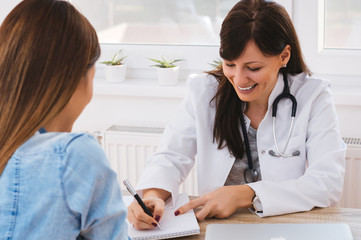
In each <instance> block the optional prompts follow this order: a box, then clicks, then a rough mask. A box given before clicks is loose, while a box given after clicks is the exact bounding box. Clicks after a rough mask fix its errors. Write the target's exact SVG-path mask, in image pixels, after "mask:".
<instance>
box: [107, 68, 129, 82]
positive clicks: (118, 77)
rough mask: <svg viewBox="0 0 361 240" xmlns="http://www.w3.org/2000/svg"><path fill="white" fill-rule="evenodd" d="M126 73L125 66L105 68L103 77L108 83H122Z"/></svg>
mask: <svg viewBox="0 0 361 240" xmlns="http://www.w3.org/2000/svg"><path fill="white" fill-rule="evenodd" d="M126 71H127V66H126V65H125V64H122V65H106V66H105V75H106V77H107V81H108V82H123V81H124V80H125V75H126Z"/></svg>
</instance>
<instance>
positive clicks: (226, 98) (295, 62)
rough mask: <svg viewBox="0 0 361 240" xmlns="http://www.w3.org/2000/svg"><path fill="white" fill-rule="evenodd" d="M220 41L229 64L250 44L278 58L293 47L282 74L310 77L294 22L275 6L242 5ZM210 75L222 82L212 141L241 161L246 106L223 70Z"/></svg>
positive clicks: (251, 1) (259, 1) (261, 0)
mask: <svg viewBox="0 0 361 240" xmlns="http://www.w3.org/2000/svg"><path fill="white" fill-rule="evenodd" d="M220 38H221V44H220V49H219V52H220V56H221V57H222V58H223V59H226V60H229V61H233V60H235V59H237V58H238V57H239V56H240V55H241V54H242V53H243V51H244V50H245V47H246V45H247V44H248V43H249V42H254V43H255V44H256V46H257V47H258V48H259V49H260V51H261V52H262V53H263V54H264V55H265V56H276V55H279V54H281V53H282V51H283V50H284V48H285V47H286V45H290V47H291V57H290V59H289V61H288V64H287V67H285V68H281V69H280V72H282V73H288V74H291V75H295V74H298V73H301V72H307V73H308V74H311V73H310V71H309V69H308V67H307V66H306V64H305V62H304V60H303V57H302V52H301V49H300V44H299V41H298V38H297V34H296V31H295V29H294V27H293V24H292V21H291V19H290V17H289V16H288V14H287V11H286V10H285V9H284V8H283V7H282V6H281V5H279V4H277V3H275V2H272V1H265V0H243V1H239V2H238V3H237V4H236V5H235V6H234V7H233V8H232V9H231V11H230V12H229V13H228V15H227V16H226V18H225V19H224V21H223V23H222V28H221V32H220ZM208 73H209V74H211V75H213V76H214V77H215V78H216V79H217V80H218V82H219V86H218V89H217V92H216V94H215V96H214V97H213V98H212V100H211V101H215V103H216V115H215V123H214V129H213V141H215V140H216V141H217V143H218V148H219V149H221V148H224V147H225V146H227V147H228V149H229V151H230V152H231V153H232V154H233V155H234V156H235V157H236V158H239V159H241V158H242V157H243V155H244V147H242V146H243V145H244V144H243V140H242V137H241V133H240V117H242V116H243V115H242V114H243V109H244V107H243V105H244V102H243V101H242V100H240V99H239V97H238V95H237V93H236V92H235V90H234V88H233V86H232V84H231V83H230V82H229V81H228V79H227V78H226V77H225V75H224V74H223V70H222V67H221V66H220V67H219V68H218V69H216V70H214V71H211V72H208Z"/></svg>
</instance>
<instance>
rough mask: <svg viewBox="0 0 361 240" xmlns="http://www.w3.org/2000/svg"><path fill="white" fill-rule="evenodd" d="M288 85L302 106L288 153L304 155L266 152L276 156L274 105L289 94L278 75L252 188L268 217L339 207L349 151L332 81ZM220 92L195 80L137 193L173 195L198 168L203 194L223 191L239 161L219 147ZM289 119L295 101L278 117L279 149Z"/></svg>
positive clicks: (201, 78) (297, 80)
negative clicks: (216, 96)
mask: <svg viewBox="0 0 361 240" xmlns="http://www.w3.org/2000/svg"><path fill="white" fill-rule="evenodd" d="M288 82H289V87H290V92H291V93H292V94H293V95H294V96H295V98H296V99H297V103H298V105H297V112H296V117H295V122H294V128H293V132H292V136H291V139H290V141H289V144H288V147H287V150H286V154H289V153H292V152H294V151H296V150H298V151H300V155H299V156H294V157H291V158H277V157H273V156H271V155H269V153H268V151H269V150H273V151H274V152H276V149H275V144H274V140H273V134H272V103H273V101H274V99H275V98H276V97H277V96H278V95H279V94H280V93H281V92H282V90H283V86H284V83H283V76H282V74H280V75H279V77H278V81H277V83H276V86H275V88H274V89H273V91H272V93H271V95H270V97H269V101H268V111H267V113H266V115H265V117H264V119H263V120H262V122H261V123H260V125H259V127H258V130H257V149H258V156H259V162H260V170H261V174H262V180H261V181H259V182H255V183H251V184H249V186H250V187H251V188H252V189H253V190H254V191H255V192H256V193H257V195H258V196H259V198H260V200H261V203H262V207H263V216H272V215H279V214H286V213H292V212H298V211H308V210H310V209H312V208H313V207H328V206H331V205H333V204H335V203H337V202H338V201H339V199H340V196H341V193H342V187H343V179H344V171H345V152H346V146H345V144H344V142H343V141H342V138H341V136H340V133H339V128H338V121H337V115H336V111H335V106H334V102H333V97H332V94H331V90H330V83H329V82H328V81H326V80H321V79H316V78H312V77H309V76H307V75H306V74H305V73H301V74H298V75H296V76H291V75H288ZM217 86H218V82H217V81H216V79H215V78H214V77H213V76H210V75H207V74H200V75H191V76H189V78H188V80H187V91H186V96H185V98H184V100H183V102H182V103H181V105H180V108H179V110H178V113H177V115H176V116H175V119H174V120H173V121H172V122H170V123H169V124H168V126H167V127H166V129H165V132H164V134H163V136H162V139H161V143H160V145H159V148H158V150H157V152H156V153H155V154H154V155H152V156H151V157H149V158H148V159H147V166H146V169H145V170H144V172H143V174H142V176H141V178H140V180H139V182H138V186H137V189H139V190H142V189H147V188H161V189H164V190H167V191H169V192H171V193H172V196H173V197H175V196H176V194H177V193H178V189H179V185H180V184H181V182H182V181H184V179H185V178H186V177H187V174H188V173H189V171H190V169H191V168H192V167H193V165H194V164H195V162H196V164H197V169H198V172H197V174H198V191H199V194H200V195H202V194H205V193H208V192H210V191H212V190H214V189H216V188H218V187H220V186H223V185H224V183H225V181H226V179H227V176H228V174H229V172H230V170H231V167H232V165H233V163H234V161H235V159H234V157H233V156H232V155H231V154H230V153H229V150H228V148H224V149H221V150H219V149H218V145H217V143H215V142H213V125H214V116H215V107H214V102H212V103H210V100H211V99H212V98H213V96H214V94H215V91H216V89H217ZM290 116H291V101H289V100H281V101H280V102H279V105H278V111H277V118H276V133H277V140H278V145H279V147H280V150H281V151H282V150H283V147H284V146H285V141H286V138H287V134H288V131H289V126H290V121H291V117H290ZM246 121H247V124H246V127H247V129H248V127H249V125H250V121H249V120H248V118H246ZM235 131H241V129H235ZM196 155H197V158H196V161H195V156H196ZM140 193H141V191H140Z"/></svg>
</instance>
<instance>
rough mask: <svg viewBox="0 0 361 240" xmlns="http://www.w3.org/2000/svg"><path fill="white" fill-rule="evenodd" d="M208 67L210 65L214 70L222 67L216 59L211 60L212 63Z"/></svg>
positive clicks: (220, 62) (220, 61) (219, 60)
mask: <svg viewBox="0 0 361 240" xmlns="http://www.w3.org/2000/svg"><path fill="white" fill-rule="evenodd" d="M209 65H211V66H212V67H214V68H218V67H220V66H221V65H222V60H221V59H219V58H218V59H216V60H213V62H211V63H209Z"/></svg>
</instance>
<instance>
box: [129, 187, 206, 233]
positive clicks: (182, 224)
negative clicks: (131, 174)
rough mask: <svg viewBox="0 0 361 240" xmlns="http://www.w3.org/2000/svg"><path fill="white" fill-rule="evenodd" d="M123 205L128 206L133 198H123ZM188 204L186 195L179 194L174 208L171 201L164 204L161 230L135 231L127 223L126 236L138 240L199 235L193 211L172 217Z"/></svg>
mask: <svg viewBox="0 0 361 240" xmlns="http://www.w3.org/2000/svg"><path fill="white" fill-rule="evenodd" d="M123 199H124V202H125V204H126V205H127V206H128V205H129V204H130V203H131V202H132V201H133V200H134V198H133V197H132V196H123ZM187 202H189V198H188V194H187V193H180V194H179V195H178V198H177V202H176V203H175V206H173V207H172V203H171V199H168V200H167V201H166V203H165V207H164V214H163V216H162V218H161V219H160V222H159V224H160V226H161V230H160V229H159V228H158V227H156V228H154V229H151V230H142V231H139V230H136V229H135V228H133V226H132V225H131V224H129V223H128V234H129V236H130V237H131V238H132V239H133V240H138V239H139V240H140V239H142V240H143V239H166V238H175V237H182V236H188V235H194V234H199V233H200V229H199V225H198V222H197V219H196V216H195V214H194V211H193V210H190V211H188V212H186V213H184V214H182V215H178V216H174V211H175V210H176V209H177V208H179V207H180V206H182V205H184V204H186V203H187Z"/></svg>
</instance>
